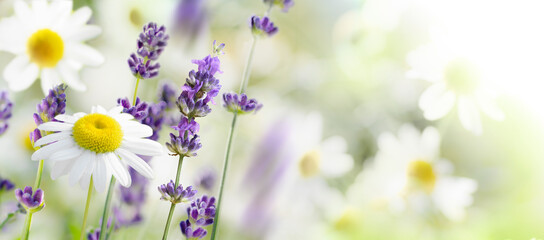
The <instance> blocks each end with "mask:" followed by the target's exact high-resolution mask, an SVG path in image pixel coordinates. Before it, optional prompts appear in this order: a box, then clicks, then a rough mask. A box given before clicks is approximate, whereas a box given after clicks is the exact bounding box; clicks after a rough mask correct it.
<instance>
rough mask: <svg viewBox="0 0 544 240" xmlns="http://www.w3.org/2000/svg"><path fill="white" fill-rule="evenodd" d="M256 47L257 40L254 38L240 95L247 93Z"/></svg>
mask: <svg viewBox="0 0 544 240" xmlns="http://www.w3.org/2000/svg"><path fill="white" fill-rule="evenodd" d="M256 45H257V38H256V37H253V40H252V42H251V49H250V50H249V56H248V57H247V62H246V66H245V68H244V75H243V77H242V82H241V83H240V93H244V92H245V91H246V88H247V83H248V82H249V75H250V73H251V62H253V53H254V52H255V46H256Z"/></svg>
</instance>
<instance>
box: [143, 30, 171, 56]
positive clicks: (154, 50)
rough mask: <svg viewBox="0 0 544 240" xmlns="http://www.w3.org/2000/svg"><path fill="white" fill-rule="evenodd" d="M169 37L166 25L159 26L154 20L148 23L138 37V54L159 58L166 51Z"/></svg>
mask: <svg viewBox="0 0 544 240" xmlns="http://www.w3.org/2000/svg"><path fill="white" fill-rule="evenodd" d="M168 38H169V36H168V34H166V28H165V27H164V26H160V27H158V26H157V24H156V23H153V22H150V23H148V24H146V25H145V26H144V28H143V32H142V33H140V36H139V38H138V50H137V53H138V55H140V56H141V57H143V58H147V59H149V60H157V59H158V58H159V55H161V53H162V51H164V47H165V46H166V44H167V41H168Z"/></svg>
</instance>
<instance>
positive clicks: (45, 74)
mask: <svg viewBox="0 0 544 240" xmlns="http://www.w3.org/2000/svg"><path fill="white" fill-rule="evenodd" d="M61 83H62V82H61V81H60V76H59V73H58V72H57V70H56V69H50V68H45V69H43V70H42V81H41V85H42V91H43V93H44V94H45V95H47V93H49V89H51V88H53V87H55V86H57V85H59V84H61Z"/></svg>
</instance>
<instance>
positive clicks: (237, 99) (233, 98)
mask: <svg viewBox="0 0 544 240" xmlns="http://www.w3.org/2000/svg"><path fill="white" fill-rule="evenodd" d="M223 100H224V101H225V103H224V104H223V107H225V108H226V109H227V111H229V112H232V113H236V114H246V113H251V112H253V113H257V111H259V110H260V109H261V108H262V107H263V105H262V104H260V103H259V102H257V100H256V99H254V98H253V99H250V100H249V101H248V97H247V96H246V95H245V94H244V93H242V94H241V95H238V94H236V93H224V94H223Z"/></svg>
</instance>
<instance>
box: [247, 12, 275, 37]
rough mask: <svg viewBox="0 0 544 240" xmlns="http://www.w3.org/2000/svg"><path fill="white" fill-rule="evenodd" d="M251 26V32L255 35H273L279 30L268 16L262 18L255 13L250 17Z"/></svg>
mask: <svg viewBox="0 0 544 240" xmlns="http://www.w3.org/2000/svg"><path fill="white" fill-rule="evenodd" d="M249 26H250V27H251V32H252V33H253V35H255V36H264V35H266V36H268V37H271V36H273V35H274V34H276V33H277V32H278V28H277V27H276V26H274V23H273V22H272V21H270V19H269V18H268V17H266V16H265V17H263V18H262V19H261V18H259V17H258V16H255V15H254V16H252V17H251V18H250V19H249Z"/></svg>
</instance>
